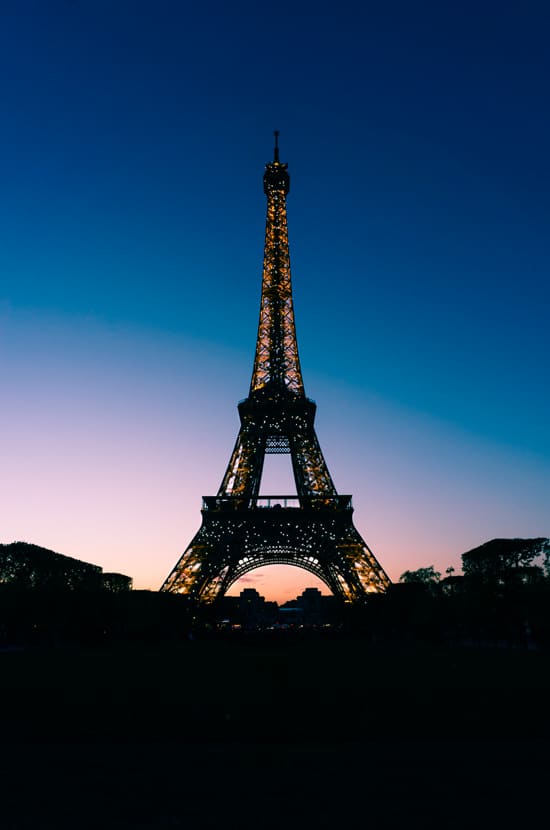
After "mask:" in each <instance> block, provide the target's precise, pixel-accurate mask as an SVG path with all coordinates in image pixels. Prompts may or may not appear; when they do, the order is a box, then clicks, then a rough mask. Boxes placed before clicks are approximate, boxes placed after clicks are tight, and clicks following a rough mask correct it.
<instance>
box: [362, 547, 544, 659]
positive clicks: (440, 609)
mask: <svg viewBox="0 0 550 830" xmlns="http://www.w3.org/2000/svg"><path fill="white" fill-rule="evenodd" d="M462 571H463V573H462V575H458V574H456V573H455V572H454V569H453V568H448V569H447V571H446V576H445V577H444V578H442V575H441V573H440V572H438V571H436V570H435V568H434V567H433V565H430V566H427V567H425V568H419V569H418V570H416V571H405V572H404V573H403V574H402V575H401V577H400V580H399V582H398V583H396V584H393V585H391V586H390V588H389V589H388V591H387V593H386V594H384V595H377V596H373V597H371V598H370V599H369V601H368V602H366V603H365V604H364V605H362V606H356V607H353V608H350V609H348V610H347V612H346V623H347V625H348V626H349V627H350V628H354V629H361V630H362V631H363V632H365V633H366V634H368V635H369V636H370V637H372V638H373V639H375V640H379V641H385V640H391V639H399V640H403V641H407V640H410V641H412V640H420V641H424V642H434V643H435V642H437V643H447V644H452V645H461V644H463V645H495V646H510V647H513V646H517V647H527V648H529V647H533V648H536V647H544V648H548V647H550V540H549V539H547V538H541V537H539V538H535V539H492V540H491V541H490V542H486V543H485V544H483V545H480V546H479V547H477V548H474V549H472V550H470V551H467V552H466V553H464V554H462Z"/></svg>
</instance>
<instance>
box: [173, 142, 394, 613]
mask: <svg viewBox="0 0 550 830" xmlns="http://www.w3.org/2000/svg"><path fill="white" fill-rule="evenodd" d="M278 136H279V133H278V131H276V132H275V150H274V158H273V161H272V162H269V163H268V164H266V168H265V174H264V192H265V194H266V196H267V218H266V228H265V248H264V263H263V277H262V296H261V302H260V322H259V325H258V338H257V342H256V356H255V359H254V369H253V372H252V381H251V384H250V391H249V394H248V397H247V398H246V399H245V400H244V401H241V403H239V405H238V409H239V416H240V421H241V427H240V430H239V434H238V436H237V441H236V443H235V448H234V450H233V453H232V455H231V459H230V461H229V464H228V466H227V470H226V472H225V475H224V477H223V480H222V483H221V485H220V489H219V490H218V494H217V495H216V496H205V497H204V498H203V506H202V511H201V512H202V525H201V527H200V529H199V531H198V532H197V534H196V535H195V536H194V538H193V539H192V541H191V543H190V544H189V546H188V548H187V550H186V551H185V552H184V553H183V555H182V556H181V558H180V560H179V561H178V563H177V564H176V566H175V567H174V569H173V570H172V572H171V573H170V575H169V576H168V577H167V579H166V580H165V582H164V584H163V585H162V588H161V590H162V591H171V592H173V593H180V594H186V595H188V596H189V597H191V598H194V599H196V600H199V601H201V602H205V603H210V602H212V601H214V600H215V599H216V598H217V597H222V596H223V595H224V594H225V593H226V591H227V590H228V589H229V588H230V587H231V585H232V584H233V583H234V582H236V580H237V579H239V578H240V577H242V576H244V575H245V574H246V573H248V571H251V570H254V569H255V568H258V567H261V566H263V565H273V564H286V565H296V566H298V567H299V568H303V569H305V570H306V571H309V572H310V573H312V574H315V576H317V577H319V579H321V580H322V581H323V582H324V583H325V585H327V587H328V588H329V589H330V591H332V593H333V594H334V595H335V596H337V597H340V598H341V599H343V600H344V601H345V602H356V601H358V600H361V599H363V598H365V597H366V595H367V594H368V593H372V592H380V591H385V590H386V588H387V587H388V585H389V584H390V580H389V578H388V576H387V574H386V573H385V572H384V570H383V569H382V567H381V566H380V564H379V563H378V561H377V560H376V558H375V556H374V554H373V553H372V551H371V550H370V549H369V548H368V546H367V544H366V543H365V542H364V540H363V539H362V537H361V536H360V534H359V533H358V531H357V530H356V528H355V527H354V524H353V520H352V513H353V508H352V504H351V496H341V495H339V494H338V493H337V492H336V488H335V486H334V484H333V481H332V478H331V476H330V473H329V470H328V467H327V465H326V463H325V459H324V458H323V453H322V452H321V447H320V446H319V442H318V440H317V436H316V434H315V429H314V426H313V422H314V419H315V411H316V405H315V403H314V402H313V401H312V400H310V399H309V398H307V397H306V395H305V392H304V382H303V380H302V370H301V368H300V360H299V357H298V344H297V341H296V329H295V324H294V308H293V303H292V285H291V279H290V256H289V246H288V230H287V217H286V197H287V194H288V192H289V186H290V177H289V175H288V171H287V167H288V165H287V164H282V163H281V162H280V161H279V146H278ZM266 453H288V454H290V456H291V460H292V470H293V473H294V479H295V482H296V492H297V495H295V496H263V497H262V496H261V495H260V482H261V478H262V469H263V465H264V459H265V455H266Z"/></svg>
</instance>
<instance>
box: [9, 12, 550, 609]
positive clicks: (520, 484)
mask: <svg viewBox="0 0 550 830" xmlns="http://www.w3.org/2000/svg"><path fill="white" fill-rule="evenodd" d="M214 5H215V8H216V11H217V17H216V21H215V23H214V22H212V17H211V15H210V13H207V12H206V11H202V10H199V9H196V10H194V11H193V13H191V14H189V13H186V11H185V10H182V9H179V8H176V7H175V6H174V5H173V4H170V3H168V4H167V3H161V4H159V5H158V8H156V9H155V11H154V13H153V12H152V11H151V9H150V7H149V5H148V4H147V3H144V2H137V3H133V4H130V3H128V2H125V0H122V1H121V2H120V3H119V4H117V5H116V7H115V8H110V7H109V4H107V3H104V2H98V3H87V2H81V3H79V4H66V3H63V4H61V3H59V4H56V3H54V4H53V5H52V6H51V7H50V8H49V9H47V10H46V9H44V8H42V7H41V6H40V4H38V3H34V4H33V3H31V7H32V9H33V11H32V14H30V15H29V14H26V13H24V12H22V11H20V10H9V11H6V12H5V13H4V17H5V25H4V27H3V31H2V33H0V39H1V42H2V47H3V48H2V50H0V52H1V57H0V62H1V63H2V68H3V69H4V77H7V78H10V79H12V82H11V84H10V85H9V87H8V88H7V90H6V102H5V108H6V109H5V112H6V116H5V130H4V131H3V135H2V136H0V149H1V151H2V153H1V157H2V158H3V164H4V167H5V175H4V182H5V191H6V195H5V199H4V203H3V208H2V211H3V215H2V220H3V222H2V224H3V227H4V229H5V239H6V244H5V246H4V251H3V253H2V254H1V260H0V267H1V269H2V272H3V274H4V275H5V276H4V277H3V278H2V283H1V286H0V288H1V291H0V346H1V353H2V355H3V358H2V360H1V361H0V382H1V383H2V387H3V389H4V391H5V402H4V404H3V407H2V411H1V413H0V428H1V435H2V439H1V441H2V446H1V453H2V459H3V468H4V475H3V476H2V486H1V489H0V498H1V499H2V503H3V504H4V512H5V515H4V516H3V519H2V525H1V527H2V536H1V538H0V541H2V542H3V543H10V542H11V541H13V540H14V539H26V540H27V541H28V542H30V543H32V544H36V545H39V546H41V547H46V548H48V549H51V550H54V551H56V552H59V553H63V554H64V555H67V556H74V557H75V558H79V559H82V560H83V561H89V562H91V563H93V564H97V565H99V566H101V567H102V568H103V569H104V570H106V571H118V572H122V573H125V574H128V575H129V576H131V577H132V578H133V580H134V584H135V587H136V588H148V589H151V590H157V589H158V588H159V587H160V585H161V584H162V582H163V581H164V579H165V578H166V576H167V575H168V573H169V572H170V571H171V569H172V568H173V566H174V565H175V563H176V561H177V560H178V559H179V557H180V556H181V554H182V553H183V550H184V549H185V547H186V546H187V544H188V543H189V542H190V541H191V538H192V537H193V535H194V533H195V532H196V530H197V529H198V527H199V525H200V507H201V499H202V496H203V495H210V494H213V493H215V492H216V491H217V489H218V486H219V483H220V480H221V477H222V474H223V471H224V469H225V467H226V465H227V462H228V460H229V456H230V453H231V449H232V447H233V444H234V441H235V437H236V434H237V429H238V419H237V410H236V403H237V401H238V400H240V399H241V398H243V397H244V396H245V395H246V391H247V389H248V385H249V382H250V374H251V371H252V363H253V357H254V346H255V338H256V329H257V318H258V310H259V309H258V304H259V297H260V287H261V265H262V250H263V234H264V220H265V197H264V195H263V192H262V175H263V171H264V164H265V163H266V161H267V160H268V159H269V158H270V157H271V152H272V130H273V128H274V127H277V128H278V129H280V131H281V137H280V153H281V160H282V161H283V162H286V163H288V164H289V173H290V177H291V190H290V194H289V197H288V221H289V239H290V253H291V262H292V279H293V290H294V303H295V309H296V327H297V338H298V347H299V351H300V359H301V364H302V370H303V375H304V382H305V387H306V394H307V395H308V397H311V398H313V399H314V400H316V402H317V404H318V412H317V418H316V432H317V435H318V438H319V442H320V445H321V448H322V450H323V452H324V455H325V457H326V459H327V464H328V467H329V469H330V471H331V474H332V476H333V478H334V481H335V484H336V487H337V489H338V491H339V492H340V493H342V494H348V493H350V494H351V495H352V496H353V503H354V508H355V513H354V522H355V525H356V527H357V529H358V531H359V532H360V533H361V535H362V536H363V537H364V539H365V541H366V542H367V544H368V545H369V547H370V548H371V549H372V551H373V553H374V555H375V556H376V558H377V559H378V561H379V562H380V564H381V565H382V567H383V568H384V569H385V570H386V571H387V572H388V574H389V576H390V578H391V579H392V581H394V582H395V581H397V580H398V578H399V576H400V574H401V573H403V572H404V571H406V570H414V569H416V568H420V567H426V566H428V565H432V564H433V565H434V566H435V568H436V570H438V571H442V572H444V571H445V569H446V568H447V567H449V566H452V567H455V568H456V569H457V571H458V569H459V568H460V555H461V553H463V552H465V551H468V550H470V549H471V548H473V547H476V546H477V545H480V544H482V543H483V542H485V541H488V540H489V539H492V538H499V537H538V536H544V537H548V536H550V528H549V526H548V525H549V513H548V505H549V504H550V436H549V431H548V423H550V390H549V388H548V383H547V375H548V358H549V357H550V334H549V327H548V324H547V320H546V317H547V308H548V300H549V299H550V288H549V284H548V273H550V268H549V266H550V251H549V250H548V244H547V222H548V204H547V199H546V198H545V197H546V194H547V193H548V189H549V188H548V185H549V184H550V175H549V172H550V171H549V167H548V160H547V150H546V148H547V146H548V139H549V138H550V115H549V114H548V112H547V111H546V110H544V109H543V108H542V107H541V105H540V101H541V100H544V95H545V89H546V84H547V79H548V77H550V58H549V56H548V53H547V50H546V48H545V43H546V39H545V31H546V29H547V28H548V27H547V26H545V25H544V21H543V19H542V15H541V16H540V19H539V17H537V11H536V9H535V8H533V9H531V8H530V10H529V13H527V12H526V13H524V14H522V13H521V12H520V11H518V10H512V9H507V8H506V9H501V10H500V13H499V16H498V18H495V17H494V15H492V14H491V13H490V10H489V9H485V8H481V9H479V8H477V7H476V8H477V10H476V13H475V15H474V14H473V11H470V12H469V11H468V9H469V7H468V4H466V6H465V7H464V9H463V14H462V12H461V14H460V15H459V14H458V12H454V11H453V10H451V9H441V8H438V7H437V4H434V5H433V8H432V7H431V6H430V4H428V6H427V7H426V8H425V9H423V10H422V11H421V12H418V11H417V12H415V13H414V14H413V13H412V10H410V9H407V4H405V3H402V4H397V7H398V9H399V14H398V15H394V14H393V13H390V11H389V10H387V11H385V10H383V9H376V10H374V9H356V8H355V7H354V8H353V9H351V8H350V9H347V7H346V6H344V7H342V9H339V10H332V11H330V10H329V9H328V7H326V8H325V6H323V4H321V5H317V6H316V7H315V8H316V14H315V15H314V16H309V15H308V14H305V12H303V10H305V9H306V7H307V4H303V5H301V4H298V7H296V8H294V10H292V9H291V8H290V7H289V9H288V10H287V9H286V6H285V4H284V3H283V5H282V6H281V9H280V13H281V15H282V16H285V13H286V16H287V17H288V19H289V20H291V21H292V22H293V26H291V27H288V28H287V29H285V30H283V29H282V28H281V29H279V24H278V23H277V24H276V25H275V24H273V27H272V28H269V26H268V23H269V22H270V19H269V16H268V13H267V12H266V11H265V10H262V9H258V8H254V9H253V10H250V11H249V13H247V14H246V15H245V14H244V13H242V14H240V13H239V12H238V11H237V12H236V13H235V15H230V14H229V12H228V11H227V10H226V9H224V7H223V4H214ZM473 8H474V7H473V6H472V9H473ZM346 9H347V12H346ZM472 15H473V17H472ZM281 37H283V38H284V42H285V45H286V54H287V58H286V61H285V63H284V65H280V64H278V63H277V62H275V63H274V64H272V63H269V61H268V62H267V63H266V62H265V61H264V60H263V58H264V56H265V55H266V54H267V55H270V54H272V53H275V54H276V53H277V52H276V46H277V43H278V39H279V38H281ZM182 39H183V42H184V43H185V46H184V47H182ZM329 45H330V49H328V46H329ZM260 46H261V49H260ZM272 89H276V90H283V89H284V94H283V93H282V91H281V93H280V94H279V95H275V94H273V95H272V94H270V93H266V90H272ZM174 102H178V105H175V103H174ZM182 102H183V103H182ZM327 113H330V114H331V115H330V116H327ZM266 472H267V471H266ZM289 482H290V480H289V473H288V469H287V470H285V469H283V468H282V467H281V468H278V469H275V468H274V469H273V470H272V471H271V472H270V474H269V477H268V478H266V484H265V487H266V488H267V492H266V491H265V490H264V491H263V492H262V495H268V494H269V491H270V492H272V493H276V492H286V490H280V489H279V488H280V487H288V486H290V484H291V482H290V483H289ZM293 492H295V489H293V490H292V491H291V492H290V493H289V495H291V494H292V493H293ZM289 567H290V566H269V572H268V573H267V574H266V573H265V572H264V571H266V570H267V569H266V568H262V569H259V570H257V571H253V572H251V573H250V574H248V575H247V576H245V577H244V578H243V579H241V580H239V582H237V583H235V586H234V588H235V590H237V586H240V588H239V590H240V589H241V588H242V587H245V586H250V587H256V588H257V589H258V590H259V591H260V593H262V594H264V592H265V591H266V589H269V591H272V593H273V595H274V596H275V595H276V594H277V595H279V594H280V595H281V596H283V593H282V592H288V591H290V590H295V592H296V593H295V596H297V595H298V594H299V593H300V592H301V590H303V588H304V587H319V584H318V583H317V581H316V580H315V578H314V577H312V575H311V574H308V573H306V572H305V571H299V574H298V575H297V574H294V573H293V572H288V568H289ZM272 569H279V570H278V571H277V572H275V570H272ZM293 570H297V569H293ZM293 585H295V586H296V588H294V589H293V588H292V586H293ZM258 586H261V587H258ZM326 590H327V589H326V586H323V591H326ZM230 593H231V592H230ZM264 595H266V597H267V598H268V599H269V598H270V597H269V596H267V594H264ZM295 596H286V598H287V599H290V598H292V599H293V598H295ZM282 601H285V600H282Z"/></svg>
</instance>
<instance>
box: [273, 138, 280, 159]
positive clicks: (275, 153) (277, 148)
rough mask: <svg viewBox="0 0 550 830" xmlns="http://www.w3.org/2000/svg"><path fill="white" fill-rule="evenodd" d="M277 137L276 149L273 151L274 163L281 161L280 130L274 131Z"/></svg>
mask: <svg viewBox="0 0 550 830" xmlns="http://www.w3.org/2000/svg"><path fill="white" fill-rule="evenodd" d="M273 135H274V136H275V149H274V151H273V161H276V162H278V161H279V130H273Z"/></svg>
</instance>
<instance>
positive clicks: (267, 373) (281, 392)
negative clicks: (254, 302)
mask: <svg viewBox="0 0 550 830" xmlns="http://www.w3.org/2000/svg"><path fill="white" fill-rule="evenodd" d="M278 139H279V131H278V130H276V131H275V148H274V152H273V161H271V162H268V164H266V166H265V173H264V193H265V194H266V196H267V216H266V222H265V246H264V265H263V275H262V297H261V302H260V321H259V324H258V339H257V342H256V355H255V359H254V369H253V372H252V381H251V383H250V395H251V396H252V397H262V398H270V399H273V398H280V397H281V396H284V397H286V396H288V395H293V396H300V397H304V396H305V393H304V382H303V380H302V370H301V368H300V359H299V357H298V344H297V341H296V324H295V322H294V306H293V303H292V282H291V277H290V253H289V247H288V227H287V218H286V196H287V193H288V192H289V190H290V176H289V175H288V171H287V167H288V165H287V164H282V163H281V162H280V161H279V141H278Z"/></svg>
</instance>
